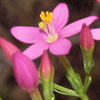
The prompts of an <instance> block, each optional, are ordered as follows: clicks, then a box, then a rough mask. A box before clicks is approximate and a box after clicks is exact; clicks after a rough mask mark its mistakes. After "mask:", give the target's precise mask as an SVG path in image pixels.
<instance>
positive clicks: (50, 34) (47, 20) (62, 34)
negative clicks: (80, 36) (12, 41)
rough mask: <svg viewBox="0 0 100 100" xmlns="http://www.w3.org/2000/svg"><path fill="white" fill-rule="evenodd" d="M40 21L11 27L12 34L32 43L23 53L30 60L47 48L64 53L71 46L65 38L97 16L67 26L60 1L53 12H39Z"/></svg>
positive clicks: (63, 6) (67, 13) (52, 51)
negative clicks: (32, 24) (37, 25)
mask: <svg viewBox="0 0 100 100" xmlns="http://www.w3.org/2000/svg"><path fill="white" fill-rule="evenodd" d="M40 17H41V20H42V22H40V23H39V27H28V26H26V27H25V26H16V27H13V28H12V29H11V33H12V35H13V36H14V37H15V38H17V39H18V40H20V41H22V42H24V43H34V44H33V45H31V46H30V47H29V48H27V49H26V50H25V51H24V52H23V54H25V55H27V56H28V57H30V58H31V59H32V60H33V59H35V58H37V57H39V56H41V55H42V54H43V51H44V50H47V49H49V50H50V52H51V53H52V54H54V55H66V54H68V53H69V50H70V48H71V42H70V41H69V40H68V39H66V37H70V36H72V35H75V34H77V33H78V32H80V30H81V27H82V24H83V23H86V24H87V25H90V24H91V23H92V22H93V21H95V20H96V19H97V16H89V17H86V18H83V19H81V20H78V21H76V22H73V23H71V24H69V25H67V26H65V25H66V23H67V22H68V17H69V11H68V7H67V5H66V4H65V3H60V4H59V5H58V6H57V7H56V8H55V9H54V10H53V12H50V13H49V12H48V11H47V12H46V13H44V12H41V14H40Z"/></svg>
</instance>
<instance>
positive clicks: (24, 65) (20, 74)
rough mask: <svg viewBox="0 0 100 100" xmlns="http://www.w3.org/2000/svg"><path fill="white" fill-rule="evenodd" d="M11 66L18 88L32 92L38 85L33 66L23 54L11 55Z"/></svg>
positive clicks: (36, 73) (36, 74)
mask: <svg viewBox="0 0 100 100" xmlns="http://www.w3.org/2000/svg"><path fill="white" fill-rule="evenodd" d="M13 66H14V68H13V69H14V74H15V78H16V81H17V83H18V85H19V86H20V88H22V89H24V90H26V91H32V90H33V89H35V88H36V87H37V85H38V83H39V77H38V72H37V69H36V66H35V64H34V63H33V62H32V61H31V60H30V59H29V58H28V57H27V56H26V55H24V54H21V53H19V52H17V53H14V54H13Z"/></svg>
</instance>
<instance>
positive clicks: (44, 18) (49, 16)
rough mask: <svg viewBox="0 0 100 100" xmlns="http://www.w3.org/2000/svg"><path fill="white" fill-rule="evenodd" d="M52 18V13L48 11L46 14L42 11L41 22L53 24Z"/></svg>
mask: <svg viewBox="0 0 100 100" xmlns="http://www.w3.org/2000/svg"><path fill="white" fill-rule="evenodd" d="M52 17H53V15H52V12H49V11H46V13H45V12H43V11H42V12H41V14H40V18H41V20H42V21H44V22H46V24H48V23H49V22H52Z"/></svg>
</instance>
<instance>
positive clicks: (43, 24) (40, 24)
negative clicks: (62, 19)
mask: <svg viewBox="0 0 100 100" xmlns="http://www.w3.org/2000/svg"><path fill="white" fill-rule="evenodd" d="M39 27H40V28H41V29H43V30H45V23H44V22H43V21H42V22H40V23H39Z"/></svg>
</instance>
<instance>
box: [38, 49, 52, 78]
mask: <svg viewBox="0 0 100 100" xmlns="http://www.w3.org/2000/svg"><path fill="white" fill-rule="evenodd" d="M52 67H53V66H52V64H51V61H50V59H49V56H48V54H47V51H46V50H44V52H43V56H42V59H41V63H40V75H41V77H43V78H46V79H47V78H49V77H52V76H53V68H52Z"/></svg>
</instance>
